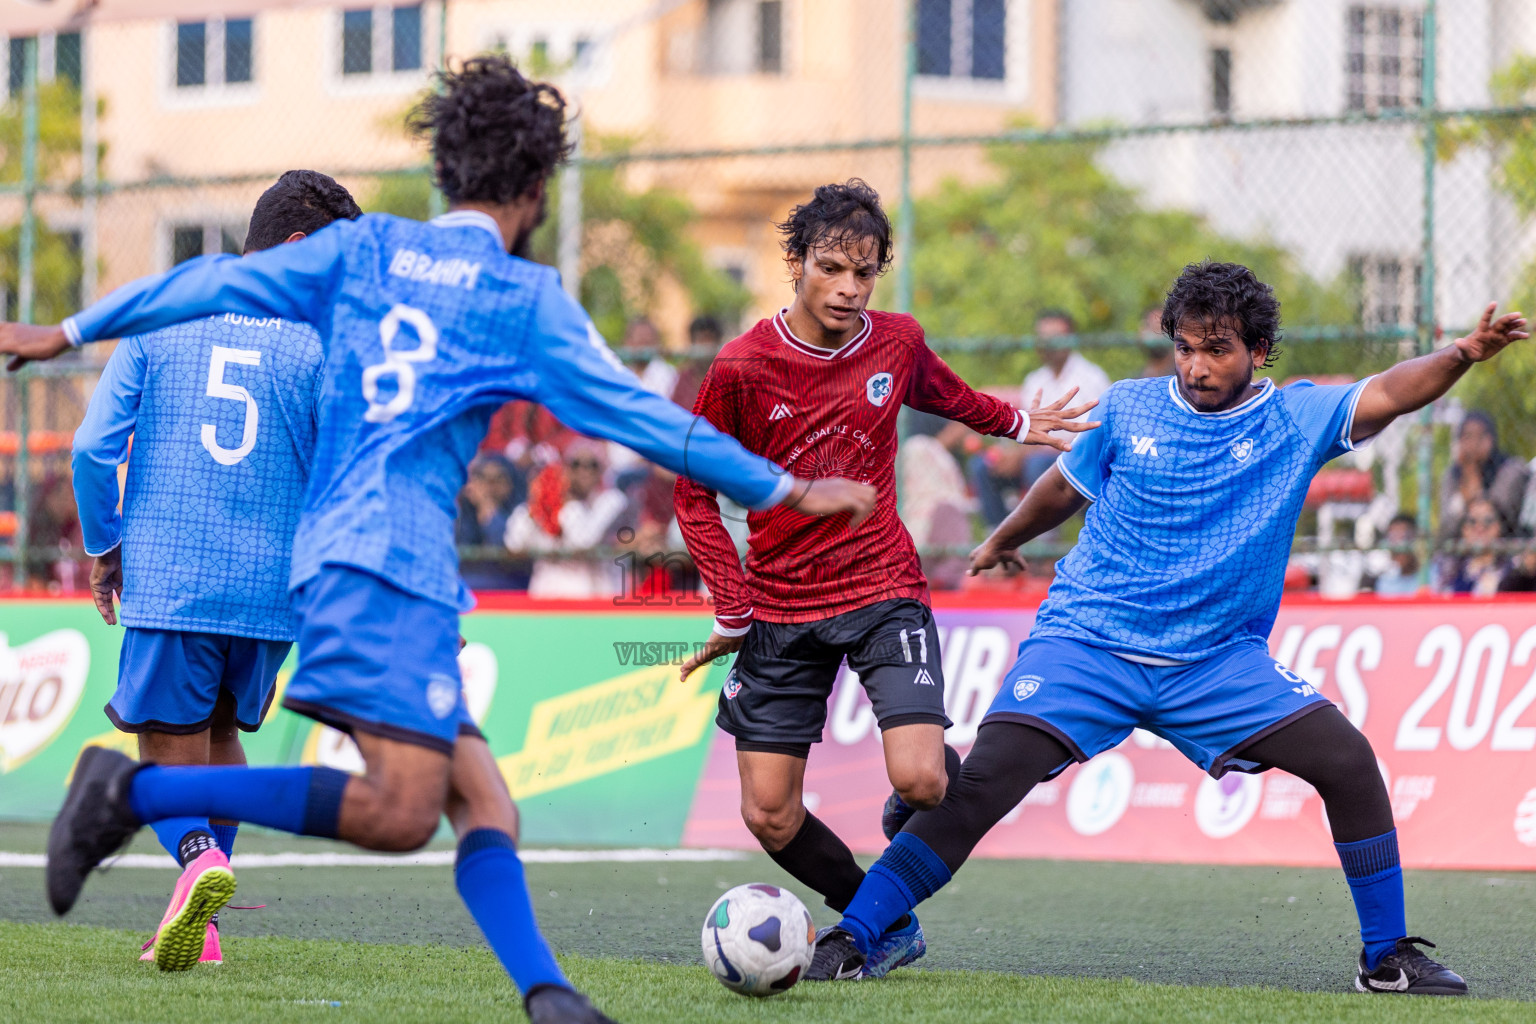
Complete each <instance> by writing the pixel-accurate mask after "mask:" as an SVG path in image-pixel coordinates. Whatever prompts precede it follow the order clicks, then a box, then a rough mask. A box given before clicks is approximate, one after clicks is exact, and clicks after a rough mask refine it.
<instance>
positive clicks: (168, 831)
mask: <svg viewBox="0 0 1536 1024" xmlns="http://www.w3.org/2000/svg"><path fill="white" fill-rule="evenodd" d="M149 827H150V828H152V829H154V830H155V838H157V839H159V840H160V845H161V846H163V847H165V852H166V853H169V854H170V855H171V859H172V860H174V861H175V862H176V863H177V864H180V863H181V841H182V840H183V839H185V838H186V836H187V833H188V832H207V833H209V834H210V835H213V834H215V833H214V832H213V827H212V826H211V825H209V824H208V819H207V818H185V817H183V818H161V819H160V820H159V821H154V822H150V826H149Z"/></svg>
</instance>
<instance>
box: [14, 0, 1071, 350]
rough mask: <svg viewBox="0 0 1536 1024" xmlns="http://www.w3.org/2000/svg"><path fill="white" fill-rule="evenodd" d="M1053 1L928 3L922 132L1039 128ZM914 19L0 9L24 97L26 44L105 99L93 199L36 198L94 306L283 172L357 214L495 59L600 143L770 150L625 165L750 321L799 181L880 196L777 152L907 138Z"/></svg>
mask: <svg viewBox="0 0 1536 1024" xmlns="http://www.w3.org/2000/svg"><path fill="white" fill-rule="evenodd" d="M1056 6H1057V5H1056V3H1055V2H1054V0H919V4H918V13H919V15H920V19H919V24H920V25H922V26H924V28H923V30H922V32H921V33H920V34H919V39H918V43H919V71H920V74H919V77H918V78H917V79H916V84H915V88H914V104H913V110H912V122H913V125H914V128H915V130H917V131H918V132H923V133H937V132H943V133H949V134H967V133H985V132H991V131H996V130H998V129H1001V128H1004V127H1006V126H1008V125H1009V124H1012V123H1014V122H1015V121H1017V120H1018V119H1021V118H1028V119H1030V120H1033V121H1035V122H1041V123H1043V122H1048V121H1049V120H1050V118H1051V115H1052V113H1053V111H1054V109H1055V104H1056V99H1055V83H1056V73H1057V72H1056V67H1055V61H1054V53H1055V17H1056ZM904 10H905V4H904V3H902V2H901V0H660V2H656V0H447V2H446V9H445V4H444V0H426V2H418V3H400V2H394V3H379V4H373V5H371V6H370V5H365V4H361V3H353V4H346V3H342V4H337V3H321V2H314V0H196V2H192V0H94V2H91V0H51V2H49V0H44V2H37V3H24V2H21V0H6V2H5V3H4V4H3V6H0V32H3V33H4V34H5V35H6V36H7V40H8V45H6V46H5V47H3V48H0V58H3V59H4V61H5V67H4V68H3V69H0V70H3V73H4V78H5V81H6V82H7V85H8V87H9V89H10V91H11V93H12V94H13V95H15V94H16V93H18V92H19V90H20V89H21V87H22V84H23V82H24V75H23V71H24V68H23V66H22V57H23V54H24V53H25V40H26V39H27V38H29V37H35V38H36V39H37V40H38V43H37V54H38V71H39V78H40V80H42V81H44V82H47V81H49V80H52V79H57V78H61V77H62V78H67V79H69V80H71V81H73V82H76V83H77V84H81V85H83V88H84V90H85V92H86V94H88V95H89V96H91V97H94V98H97V99H99V101H100V103H101V111H102V113H101V115H100V117H99V118H98V119H97V122H96V125H95V128H94V131H95V134H96V135H97V137H98V138H99V140H100V143H101V145H102V147H103V153H104V155H103V158H102V160H101V163H100V168H99V172H98V173H99V179H100V181H101V182H102V184H103V186H104V189H105V191H104V192H103V194H102V195H101V197H100V199H99V200H98V201H97V202H96V203H95V204H94V207H93V206H92V204H89V203H82V202H80V201H79V200H78V198H77V197H71V196H67V195H58V194H50V195H45V196H44V197H42V198H41V199H40V201H39V210H40V213H41V215H42V217H43V219H44V222H45V223H46V224H48V226H49V227H50V228H51V229H53V230H55V231H57V232H61V233H65V234H67V235H68V236H69V237H71V238H73V239H78V240H79V241H78V244H79V245H80V247H81V248H82V249H84V250H85V251H86V252H91V251H94V252H95V253H96V254H97V259H96V261H95V263H94V266H95V267H96V268H97V270H98V273H97V274H96V281H95V282H94V290H95V291H96V292H97V293H100V292H101V291H102V290H105V289H109V288H111V287H114V286H116V285H118V284H121V283H122V282H124V281H126V280H130V279H132V278H134V277H136V276H139V275H141V274H144V273H149V272H154V271H157V270H163V269H165V268H167V267H169V266H171V265H173V264H174V263H175V262H178V261H179V260H182V259H186V258H188V257H190V256H194V255H198V254H201V253H206V252H213V251H220V250H223V251H235V250H237V249H238V247H239V245H240V243H241V240H242V238H243V234H244V223H245V217H246V214H247V212H248V210H249V208H250V205H251V203H252V201H253V200H254V199H255V197H256V195H257V194H259V192H260V190H261V188H263V187H264V186H265V184H266V183H267V182H268V181H269V180H270V179H271V178H272V177H273V176H274V175H275V174H276V173H278V172H280V171H282V170H284V169H286V168H289V167H297V166H305V167H315V168H318V169H322V170H326V171H328V172H330V173H333V174H336V175H337V176H338V177H339V178H341V179H342V180H343V181H344V182H346V183H347V184H348V185H349V186H350V187H352V188H353V189H354V191H355V192H356V193H357V194H358V195H359V198H360V199H362V200H363V201H364V202H365V205H366V201H367V200H368V198H369V197H370V196H371V195H372V194H373V193H374V190H376V189H377V188H379V187H380V183H381V181H383V180H384V179H383V178H382V177H381V174H387V172H391V171H400V170H406V169H410V168H414V167H419V166H421V165H422V163H423V162H424V160H425V154H424V153H423V152H422V150H421V149H420V148H419V146H418V145H417V144H415V143H414V142H413V141H412V140H410V139H408V138H407V137H406V135H405V133H404V132H403V130H402V128H401V118H402V115H403V114H404V112H405V110H406V109H407V108H408V106H409V105H410V103H411V102H412V101H413V99H414V98H415V97H416V96H417V95H419V93H420V91H421V90H422V89H423V88H425V87H426V85H427V83H428V78H429V74H430V71H431V69H432V68H433V67H434V66H435V65H436V63H437V61H438V59H439V57H440V55H441V54H443V53H445V52H446V54H448V55H449V56H450V57H454V56H464V55H468V54H471V53H474V52H478V51H482V50H486V49H496V48H502V49H506V50H507V51H509V52H511V53H513V54H514V55H518V56H520V57H521V58H523V59H524V60H525V62H527V63H528V64H529V65H530V66H534V67H538V68H541V69H547V71H548V73H549V74H550V75H551V76H552V77H554V78H556V79H557V80H559V81H560V82H561V84H562V85H563V87H564V88H565V90H566V92H567V94H568V95H569V96H570V98H571V99H572V101H573V103H574V104H575V105H576V108H577V109H578V111H579V112H580V115H581V117H580V119H581V123H582V126H583V130H584V132H585V133H586V137H587V138H588V139H589V140H598V141H599V142H600V143H602V142H606V143H607V144H609V145H611V144H612V140H615V139H622V140H625V142H626V144H628V145H630V146H632V147H633V148H634V149H636V150H643V151H647V152H658V153H667V154H678V153H697V152H716V151H720V150H734V149H745V150H756V151H763V150H768V151H769V152H766V153H763V152H759V154H758V155H753V156H742V157H718V158H713V159H667V160H648V161H644V162H641V163H637V164H634V165H632V166H630V167H629V168H628V169H627V170H626V171H625V174H626V176H627V180H628V181H629V182H630V183H631V184H632V185H633V186H634V187H638V188H643V187H647V186H651V185H659V186H664V187H666V188H669V189H672V190H675V191H677V192H679V193H682V194H683V195H685V196H686V197H687V198H688V200H689V201H690V202H691V203H692V204H693V205H694V206H695V208H696V209H697V210H698V213H699V218H698V220H697V222H696V223H695V225H694V229H693V230H694V233H695V237H696V238H697V240H698V241H699V242H700V244H701V245H702V247H703V249H704V252H705V254H706V258H707V259H708V260H709V262H710V263H712V264H714V265H715V266H718V267H721V268H723V269H725V270H727V271H728V272H730V273H731V274H732V275H734V276H736V277H737V278H738V279H739V280H741V281H742V282H744V283H745V284H746V286H747V287H748V288H749V289H750V291H751V293H752V295H753V297H754V298H753V303H752V308H751V309H749V310H748V316H749V317H750V316H753V315H758V314H762V313H765V312H767V311H769V310H771V309H773V308H777V305H778V304H779V303H780V302H782V300H783V294H782V292H783V279H784V274H783V268H782V265H781V264H780V262H779V259H778V255H777V248H776V245H775V242H774V238H773V235H772V229H771V223H772V221H773V220H775V219H777V218H781V217H782V216H783V215H784V213H785V212H786V211H787V209H788V208H789V206H790V205H792V204H793V203H794V202H796V201H798V200H799V199H801V198H803V197H804V196H805V195H807V194H808V192H809V190H810V189H811V188H812V187H814V186H815V185H816V184H819V183H822V182H824V181H828V180H833V179H840V178H845V177H848V176H850V175H855V174H857V175H861V176H863V177H866V178H868V179H869V180H870V181H871V182H872V183H873V184H875V185H876V186H877V187H878V188H880V189H881V190H882V192H884V193H886V194H887V195H889V196H890V197H891V199H892V200H893V202H894V200H895V198H896V190H897V185H898V183H899V164H898V161H897V159H896V155H895V151H894V150H893V149H891V148H889V147H887V148H883V149H861V148H857V147H851V148H848V149H844V150H828V151H825V152H817V153H809V154H807V153H798V154H792V155H774V154H773V153H772V150H773V149H774V147H785V146H798V145H805V144H813V145H815V144H835V143H849V144H854V143H861V142H866V143H867V142H868V141H869V140H890V139H893V138H895V137H896V136H897V134H898V133H899V131H900V127H901V119H902V77H903V68H904V58H905V53H904V49H903V45H904V44H903V40H904V30H903V23H902V19H903V12H904ZM88 134H89V131H88ZM80 168H81V164H80V161H79V160H78V159H77V158H76V159H72V160H66V161H64V162H63V163H62V164H61V165H60V167H59V169H58V175H59V176H60V177H61V178H67V179H69V180H70V181H73V180H76V179H78V177H79V175H80ZM982 172H983V171H982V168H981V167H980V161H979V154H978V152H977V151H976V150H975V149H974V148H949V149H945V150H942V151H939V150H932V151H930V150H920V151H919V152H918V154H917V156H916V159H915V161H914V173H915V176H916V183H917V185H918V186H919V187H920V188H922V187H930V186H932V185H933V184H934V183H936V182H937V181H938V180H939V179H940V178H941V177H942V176H943V175H945V174H959V175H962V176H965V175H971V174H976V173H982ZM5 203H6V205H3V206H0V211H3V212H0V217H3V218H4V219H10V218H11V217H13V216H15V215H17V213H18V211H19V205H18V201H16V200H15V199H14V197H7V198H6V200H5ZM85 277H86V281H85V287H86V288H87V289H91V288H92V282H91V281H90V277H91V275H90V274H86V275H85ZM660 304H661V306H662V307H663V308H661V309H660V310H658V314H659V317H660V320H661V321H662V323H663V327H664V330H665V331H666V333H668V334H669V336H670V337H669V340H678V339H680V336H681V325H682V324H683V323H685V322H686V319H687V316H688V314H689V310H687V308H686V302H685V301H684V300H683V299H682V297H681V295H680V293H678V291H677V290H676V289H671V290H667V289H663V292H662V296H661V303H660Z"/></svg>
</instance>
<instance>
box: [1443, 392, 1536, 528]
mask: <svg viewBox="0 0 1536 1024" xmlns="http://www.w3.org/2000/svg"><path fill="white" fill-rule="evenodd" d="M1530 475H1531V471H1530V469H1529V468H1528V467H1527V466H1526V465H1525V463H1524V462H1522V461H1521V460H1520V459H1517V458H1514V457H1513V456H1511V455H1509V454H1507V453H1506V452H1503V451H1501V450H1500V449H1499V433H1498V428H1497V427H1495V426H1494V423H1493V418H1492V417H1491V416H1489V415H1488V414H1487V413H1485V412H1481V411H1478V410H1475V409H1474V410H1473V411H1471V412H1469V413H1467V415H1466V418H1465V419H1463V420H1462V421H1461V429H1460V430H1459V431H1458V432H1457V435H1456V444H1455V447H1454V448H1453V449H1452V452H1451V464H1450V465H1449V466H1448V467H1446V470H1445V476H1444V477H1443V478H1442V479H1441V481H1440V539H1441V540H1442V541H1449V540H1452V539H1454V538H1456V537H1458V536H1460V535H1461V524H1462V520H1463V519H1464V518H1465V517H1466V516H1467V515H1468V514H1470V512H1471V508H1472V503H1473V502H1474V501H1477V500H1478V499H1485V500H1487V501H1488V502H1490V503H1491V504H1492V505H1493V508H1494V511H1495V513H1496V514H1497V515H1498V517H1499V525H1500V530H1501V533H1503V534H1506V535H1507V534H1509V533H1510V532H1512V531H1513V530H1514V528H1515V525H1516V523H1517V522H1518V521H1519V519H1520V506H1521V504H1522V503H1523V501H1524V500H1525V491H1526V485H1527V484H1528V483H1529V482H1530Z"/></svg>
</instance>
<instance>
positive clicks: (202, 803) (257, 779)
mask: <svg viewBox="0 0 1536 1024" xmlns="http://www.w3.org/2000/svg"><path fill="white" fill-rule="evenodd" d="M349 778H351V776H349V775H347V773H346V772H341V771H337V770H336V769H334V768H310V767H302V768H246V767H244V766H243V765H217V766H211V767H207V768H180V767H175V768H172V767H161V766H159V765H152V766H150V767H148V768H144V769H141V770H139V771H138V772H136V773H135V774H134V776H133V786H132V788H130V790H129V792H128V803H129V805H130V806H131V807H132V808H133V813H134V814H135V815H137V816H138V818H139V820H140V821H144V822H156V821H159V820H161V819H162V818H175V817H184V816H187V815H199V816H203V817H206V818H228V819H230V820H232V821H248V822H251V823H252V824H256V825H266V826H267V827H268V828H276V829H281V830H282V831H284V832H294V833H297V834H299V835H306V836H325V837H327V838H331V839H334V838H335V837H336V821H337V819H338V818H339V817H340V816H341V793H342V790H343V789H345V788H346V785H347V780H348V779H349ZM204 825H205V827H206V825H207V823H206V821H205V822H204Z"/></svg>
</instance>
